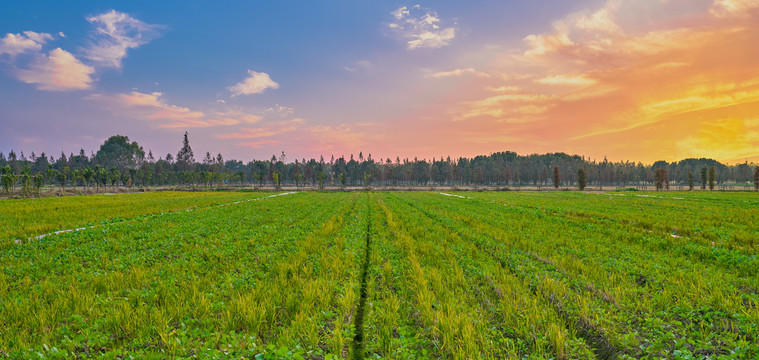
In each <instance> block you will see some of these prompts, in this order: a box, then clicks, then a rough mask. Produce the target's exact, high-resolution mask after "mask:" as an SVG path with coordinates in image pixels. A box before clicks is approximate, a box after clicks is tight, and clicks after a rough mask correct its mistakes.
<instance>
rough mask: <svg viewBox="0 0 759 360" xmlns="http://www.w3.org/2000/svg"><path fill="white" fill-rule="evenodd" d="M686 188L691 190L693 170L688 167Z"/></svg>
mask: <svg viewBox="0 0 759 360" xmlns="http://www.w3.org/2000/svg"><path fill="white" fill-rule="evenodd" d="M688 190H689V191H693V171H692V170H691V169H690V168H688Z"/></svg>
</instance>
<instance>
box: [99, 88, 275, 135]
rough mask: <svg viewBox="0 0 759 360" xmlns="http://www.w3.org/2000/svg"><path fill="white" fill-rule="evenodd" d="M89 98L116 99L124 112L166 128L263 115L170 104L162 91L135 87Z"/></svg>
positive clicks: (253, 119) (220, 123)
mask: <svg viewBox="0 0 759 360" xmlns="http://www.w3.org/2000/svg"><path fill="white" fill-rule="evenodd" d="M89 98H90V99H99V100H104V101H109V102H111V103H114V104H116V105H118V106H119V107H120V108H121V109H120V111H121V112H123V113H125V114H129V115H130V116H132V117H134V118H137V119H141V120H151V121H153V122H155V123H157V125H156V127H159V128H163V129H187V128H209V127H217V126H233V125H239V124H255V123H257V122H259V121H260V120H261V119H262V117H261V116H260V115H256V114H250V113H247V112H243V111H200V110H193V109H190V108H187V107H184V106H177V105H172V104H168V103H167V102H166V101H164V100H163V94H162V93H160V92H153V93H141V92H138V91H132V92H131V93H129V94H117V95H98V94H96V95H91V96H90V97H89Z"/></svg>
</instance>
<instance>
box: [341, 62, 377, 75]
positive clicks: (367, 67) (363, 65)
mask: <svg viewBox="0 0 759 360" xmlns="http://www.w3.org/2000/svg"><path fill="white" fill-rule="evenodd" d="M343 69H345V71H348V72H356V71H359V70H361V71H365V72H371V71H374V63H373V62H371V61H369V60H359V61H356V62H355V63H353V64H352V65H350V66H344V67H343Z"/></svg>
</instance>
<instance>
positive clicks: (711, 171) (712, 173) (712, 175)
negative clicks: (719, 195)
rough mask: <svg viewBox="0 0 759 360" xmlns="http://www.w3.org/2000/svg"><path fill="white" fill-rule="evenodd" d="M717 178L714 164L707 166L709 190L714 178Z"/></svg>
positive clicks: (711, 187)
mask: <svg viewBox="0 0 759 360" xmlns="http://www.w3.org/2000/svg"><path fill="white" fill-rule="evenodd" d="M716 178H717V171H716V170H715V169H714V166H711V167H709V190H714V180H715V179H716Z"/></svg>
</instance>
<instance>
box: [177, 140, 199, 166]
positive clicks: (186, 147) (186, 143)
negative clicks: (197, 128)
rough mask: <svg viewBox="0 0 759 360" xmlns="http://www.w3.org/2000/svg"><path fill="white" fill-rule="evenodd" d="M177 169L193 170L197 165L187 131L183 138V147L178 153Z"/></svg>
mask: <svg viewBox="0 0 759 360" xmlns="http://www.w3.org/2000/svg"><path fill="white" fill-rule="evenodd" d="M176 165H177V170H179V171H192V170H193V168H194V167H195V155H194V154H193V153H192V147H190V139H189V138H188V134H187V131H185V132H184V138H183V139H182V148H181V149H179V152H178V153H177V161H176Z"/></svg>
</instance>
